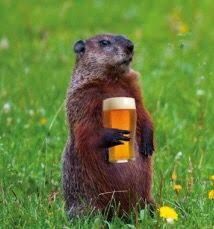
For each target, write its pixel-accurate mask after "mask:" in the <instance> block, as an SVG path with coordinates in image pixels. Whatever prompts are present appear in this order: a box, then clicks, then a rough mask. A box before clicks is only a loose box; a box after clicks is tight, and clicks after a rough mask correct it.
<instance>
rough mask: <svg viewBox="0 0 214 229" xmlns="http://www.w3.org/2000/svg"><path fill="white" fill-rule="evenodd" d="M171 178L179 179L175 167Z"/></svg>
mask: <svg viewBox="0 0 214 229" xmlns="http://www.w3.org/2000/svg"><path fill="white" fill-rule="evenodd" d="M171 178H172V180H173V181H176V179H177V174H176V171H175V169H174V170H173V172H172V176H171Z"/></svg>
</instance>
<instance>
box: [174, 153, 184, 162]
mask: <svg viewBox="0 0 214 229" xmlns="http://www.w3.org/2000/svg"><path fill="white" fill-rule="evenodd" d="M182 155H183V154H182V152H181V151H180V152H178V153H177V154H176V156H175V160H178V159H179V158H180V157H182Z"/></svg>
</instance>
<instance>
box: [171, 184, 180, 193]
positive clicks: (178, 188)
mask: <svg viewBox="0 0 214 229" xmlns="http://www.w3.org/2000/svg"><path fill="white" fill-rule="evenodd" d="M173 189H174V191H175V192H180V191H181V189H182V186H181V185H180V184H175V185H174V186H173Z"/></svg>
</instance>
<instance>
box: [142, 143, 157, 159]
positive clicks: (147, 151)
mask: <svg viewBox="0 0 214 229" xmlns="http://www.w3.org/2000/svg"><path fill="white" fill-rule="evenodd" d="M153 152H154V146H153V144H148V143H143V144H142V146H141V148H140V153H142V154H143V155H144V156H152V154H153Z"/></svg>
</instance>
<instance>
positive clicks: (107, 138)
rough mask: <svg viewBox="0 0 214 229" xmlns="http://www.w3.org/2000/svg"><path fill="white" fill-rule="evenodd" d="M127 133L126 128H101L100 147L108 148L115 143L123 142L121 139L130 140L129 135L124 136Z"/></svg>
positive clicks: (120, 143)
mask: <svg viewBox="0 0 214 229" xmlns="http://www.w3.org/2000/svg"><path fill="white" fill-rule="evenodd" d="M129 133H130V132H129V131H128V130H119V129H111V128H105V129H103V136H102V147H104V148H110V147H113V146H116V145H122V144H124V143H123V141H129V140H130V137H128V136H125V135H126V134H129ZM124 134H125V135H124Z"/></svg>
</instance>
